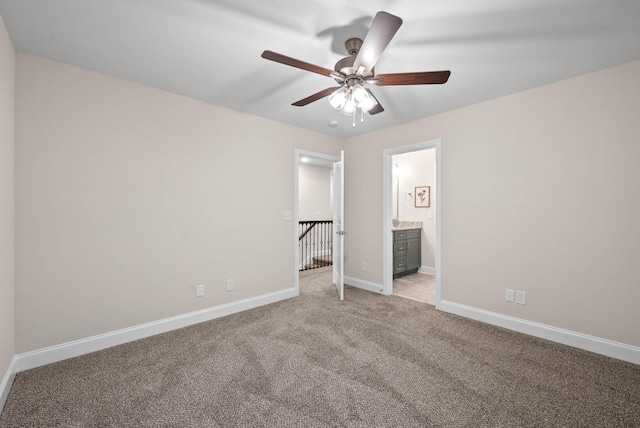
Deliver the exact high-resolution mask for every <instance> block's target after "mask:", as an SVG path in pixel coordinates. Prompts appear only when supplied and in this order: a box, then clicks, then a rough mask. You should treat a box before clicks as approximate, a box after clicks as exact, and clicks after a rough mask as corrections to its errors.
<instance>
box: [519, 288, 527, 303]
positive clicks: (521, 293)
mask: <svg viewBox="0 0 640 428" xmlns="http://www.w3.org/2000/svg"><path fill="white" fill-rule="evenodd" d="M516 303H517V304H519V305H526V304H527V293H526V291H516Z"/></svg>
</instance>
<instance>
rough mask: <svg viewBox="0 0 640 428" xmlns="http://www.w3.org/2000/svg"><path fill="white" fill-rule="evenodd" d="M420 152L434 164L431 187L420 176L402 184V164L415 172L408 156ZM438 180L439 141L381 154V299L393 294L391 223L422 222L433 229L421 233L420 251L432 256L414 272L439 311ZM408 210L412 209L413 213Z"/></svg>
mask: <svg viewBox="0 0 640 428" xmlns="http://www.w3.org/2000/svg"><path fill="white" fill-rule="evenodd" d="M424 151H429V152H430V155H431V156H432V157H433V158H434V160H435V162H434V166H435V174H434V180H435V183H433V182H428V181H429V180H428V179H427V178H426V177H423V176H421V175H420V174H414V179H413V180H403V179H402V166H403V165H402V164H403V163H404V166H405V168H407V167H408V168H409V169H411V168H413V169H415V168H416V166H415V165H414V164H412V163H411V161H410V159H411V154H413V153H418V152H424ZM394 160H395V162H394ZM394 164H395V165H394ZM405 172H407V171H405ZM441 176H442V168H441V149H440V140H432V141H426V142H422V143H417V144H412V145H408V146H402V147H395V148H392V149H386V150H384V151H383V228H382V229H383V231H382V233H383V239H382V242H383V251H382V254H383V291H382V293H383V294H385V295H389V294H392V293H393V276H394V257H393V254H394V251H393V248H394V246H393V244H394V241H393V236H394V235H393V233H392V229H393V225H394V221H395V222H396V223H395V224H396V226H397V225H398V221H400V222H401V226H404V225H405V224H406V223H403V222H405V221H411V220H416V221H418V220H424V221H423V224H427V225H428V224H432V225H433V226H434V227H433V231H432V232H430V233H425V231H421V233H422V239H423V240H428V241H426V242H424V243H423V244H422V248H423V249H424V251H426V252H427V253H428V252H432V254H430V255H429V254H425V255H426V256H427V257H425V258H424V259H425V260H427V261H426V262H425V264H424V265H422V266H420V268H419V269H418V270H417V271H418V272H420V271H421V272H422V274H426V275H425V276H424V277H423V279H425V286H427V287H428V286H431V287H432V288H433V289H434V293H433V294H434V299H433V300H434V301H433V303H434V304H435V306H436V308H438V307H439V305H440V300H441V258H442V257H441V256H442V254H441V252H442V251H441V203H440V201H441V183H442V179H441ZM416 177H417V178H416ZM416 180H417V181H416ZM431 184H434V185H431ZM425 187H429V189H428V191H429V197H430V200H429V201H428V202H427V200H425V199H424V189H425ZM419 194H420V195H419ZM420 196H422V197H420ZM415 198H419V201H416V199H415ZM426 205H428V206H426ZM409 207H415V208H417V209H413V208H409ZM409 211H413V212H409ZM416 216H417V217H416ZM429 217H431V218H429ZM429 256H430V257H431V258H430V257H429ZM429 260H431V261H429ZM429 265H431V266H429ZM427 275H431V277H430V278H429V277H428V276H427ZM433 275H435V278H433ZM409 276H410V275H408V276H407V277H405V279H406V278H409ZM429 279H431V284H428V282H430V281H429ZM405 282H407V281H405Z"/></svg>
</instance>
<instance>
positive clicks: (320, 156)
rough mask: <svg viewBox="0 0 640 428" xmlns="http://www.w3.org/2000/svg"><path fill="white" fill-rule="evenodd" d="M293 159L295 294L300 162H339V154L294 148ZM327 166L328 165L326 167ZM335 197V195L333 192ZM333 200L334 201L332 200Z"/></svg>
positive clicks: (297, 281) (297, 257)
mask: <svg viewBox="0 0 640 428" xmlns="http://www.w3.org/2000/svg"><path fill="white" fill-rule="evenodd" d="M293 152H294V159H293V183H294V184H293V217H292V221H293V225H292V226H293V227H292V228H291V229H293V248H294V251H293V252H294V256H293V272H294V273H293V286H294V288H295V289H296V295H298V294H300V271H299V270H298V269H299V266H300V260H299V253H300V252H299V251H298V223H299V221H300V206H299V205H300V163H301V159H302V158H303V157H307V158H310V159H316V160H319V161H321V162H327V164H329V163H330V164H332V165H333V163H334V162H340V155H337V156H336V155H330V154H327V153H319V152H312V151H310V150H303V149H294V151H293ZM328 168H329V167H328ZM333 197H334V198H335V197H336V195H335V194H334V195H333ZM334 202H335V201H334Z"/></svg>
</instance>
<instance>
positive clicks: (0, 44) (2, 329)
mask: <svg viewBox="0 0 640 428" xmlns="http://www.w3.org/2000/svg"><path fill="white" fill-rule="evenodd" d="M15 62H16V58H15V50H14V48H13V44H12V43H11V40H10V39H9V35H8V34H7V30H6V28H5V26H4V22H3V21H2V18H1V17H0V381H2V378H3V377H4V375H5V373H6V371H7V368H8V367H9V364H10V362H11V359H12V358H13V355H14V354H15V316H14V303H15V288H14V284H15V276H14V105H15V102H14V99H15V97H14V91H15Z"/></svg>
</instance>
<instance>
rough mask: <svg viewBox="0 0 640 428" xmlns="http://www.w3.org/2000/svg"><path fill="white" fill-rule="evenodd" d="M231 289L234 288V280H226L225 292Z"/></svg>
mask: <svg viewBox="0 0 640 428" xmlns="http://www.w3.org/2000/svg"><path fill="white" fill-rule="evenodd" d="M233 287H234V280H233V279H227V291H231V290H233Z"/></svg>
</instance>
